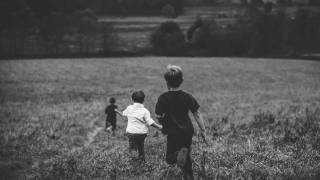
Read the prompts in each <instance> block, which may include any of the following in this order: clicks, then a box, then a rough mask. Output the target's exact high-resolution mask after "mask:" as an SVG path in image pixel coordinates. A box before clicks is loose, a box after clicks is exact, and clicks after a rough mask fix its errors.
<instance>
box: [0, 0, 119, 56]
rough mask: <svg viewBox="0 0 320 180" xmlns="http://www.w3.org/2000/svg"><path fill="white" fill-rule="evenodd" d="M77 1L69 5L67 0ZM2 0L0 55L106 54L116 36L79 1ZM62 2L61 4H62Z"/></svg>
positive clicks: (108, 26)
mask: <svg viewBox="0 0 320 180" xmlns="http://www.w3.org/2000/svg"><path fill="white" fill-rule="evenodd" d="M72 1H73V2H78V3H75V4H70V2H72ZM47 2H50V3H49V4H46V1H42V0H10V1H9V0H5V1H2V2H1V6H0V7H1V11H0V13H1V14H0V22H1V24H0V55H1V56H2V58H8V57H20V56H28V55H29V56H61V55H76V54H77V55H89V54H92V53H100V54H108V53H109V52H110V51H111V50H112V47H114V43H116V36H115V33H114V30H113V29H112V26H111V25H109V24H107V23H104V22H99V21H98V19H97V17H96V15H95V13H94V11H92V10H91V9H88V8H85V7H84V6H82V5H81V4H80V3H79V2H81V0H79V1H78V0H68V1H59V0H54V1H53V0H52V1H51V0H49V1H47ZM63 2H64V3H65V4H63Z"/></svg>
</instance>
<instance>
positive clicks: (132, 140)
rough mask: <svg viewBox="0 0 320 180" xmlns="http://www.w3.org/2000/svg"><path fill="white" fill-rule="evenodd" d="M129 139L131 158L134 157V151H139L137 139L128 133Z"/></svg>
mask: <svg viewBox="0 0 320 180" xmlns="http://www.w3.org/2000/svg"><path fill="white" fill-rule="evenodd" d="M128 138H129V153H130V156H131V157H133V156H134V151H136V150H137V142H136V137H135V135H134V134H130V133H128Z"/></svg>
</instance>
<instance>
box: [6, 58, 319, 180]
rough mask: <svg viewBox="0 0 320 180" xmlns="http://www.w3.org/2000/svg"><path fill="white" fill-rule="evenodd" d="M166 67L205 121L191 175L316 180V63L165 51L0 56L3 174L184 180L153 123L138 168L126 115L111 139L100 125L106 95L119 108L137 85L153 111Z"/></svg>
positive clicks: (162, 88) (15, 176)
mask: <svg viewBox="0 0 320 180" xmlns="http://www.w3.org/2000/svg"><path fill="white" fill-rule="evenodd" d="M168 64H177V65H180V66H181V67H182V69H183V71H184V79H185V81H184V83H183V85H182V88H183V89H185V90H186V91H188V92H190V93H192V94H193V95H194V96H195V98H196V99H197V100H198V102H199V103H200V106H201V108H200V110H201V111H202V113H203V116H204V119H205V120H206V127H207V132H208V137H209V139H210V146H205V145H204V144H203V143H202V141H201V139H200V138H198V136H197V135H195V137H194V142H193V146H192V148H193V157H194V159H193V160H194V162H195V163H194V170H195V175H196V179H314V180H315V179H320V173H319V172H320V62H317V61H307V60H280V59H249V58H166V57H142V58H96V59H38V60H12V61H6V60H4V61H0V103H1V104H0V179H181V172H179V171H178V169H177V168H176V167H169V166H167V165H166V163H165V161H164V156H165V137H164V136H163V135H162V134H161V133H160V132H159V133H158V132H156V130H155V129H154V128H150V132H149V135H148V137H147V139H146V144H145V151H146V163H143V164H139V163H137V162H134V161H132V160H131V159H130V158H129V156H128V153H127V148H128V142H127V138H126V137H125V136H124V131H125V126H126V122H125V121H124V120H122V119H120V118H119V117H118V125H119V126H118V131H117V134H116V136H111V135H110V134H109V133H107V132H105V131H104V129H103V127H104V121H105V115H104V108H105V106H106V105H107V103H108V99H109V97H115V98H116V99H117V102H116V104H117V105H118V106H119V109H120V110H122V109H124V108H125V107H126V106H127V105H129V104H130V103H131V101H130V95H131V92H132V90H134V89H142V90H143V91H144V92H145V93H146V102H145V106H146V107H147V108H148V109H149V110H150V112H151V113H152V116H153V117H154V113H153V112H154V106H155V103H156V101H157V98H158V96H159V95H160V94H161V93H162V92H164V91H166V85H165V82H164V79H163V72H164V71H165V68H166V66H167V65H168ZM195 127H197V126H195Z"/></svg>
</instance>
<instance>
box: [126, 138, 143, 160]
mask: <svg viewBox="0 0 320 180" xmlns="http://www.w3.org/2000/svg"><path fill="white" fill-rule="evenodd" d="M128 137H129V151H132V150H135V151H138V153H139V158H140V159H141V160H144V158H145V156H144V140H145V138H146V137H147V134H131V133H128Z"/></svg>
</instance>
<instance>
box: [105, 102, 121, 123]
mask: <svg viewBox="0 0 320 180" xmlns="http://www.w3.org/2000/svg"><path fill="white" fill-rule="evenodd" d="M117 108H118V106H116V105H114V104H110V105H109V106H107V107H106V109H105V113H106V115H107V121H115V120H116V111H114V110H115V109H117Z"/></svg>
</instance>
